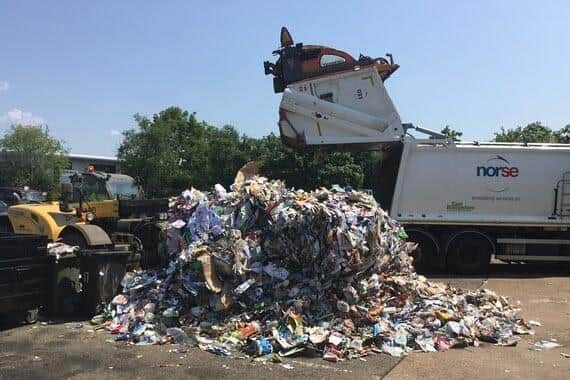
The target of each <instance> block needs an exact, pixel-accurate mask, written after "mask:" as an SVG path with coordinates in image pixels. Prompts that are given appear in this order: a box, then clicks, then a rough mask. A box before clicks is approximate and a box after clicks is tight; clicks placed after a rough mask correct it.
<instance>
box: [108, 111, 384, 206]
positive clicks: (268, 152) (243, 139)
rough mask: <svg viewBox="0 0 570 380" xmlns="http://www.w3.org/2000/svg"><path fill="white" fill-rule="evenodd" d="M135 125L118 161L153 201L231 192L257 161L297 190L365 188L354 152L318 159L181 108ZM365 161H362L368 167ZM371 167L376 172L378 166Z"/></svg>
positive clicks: (270, 138) (276, 139)
mask: <svg viewBox="0 0 570 380" xmlns="http://www.w3.org/2000/svg"><path fill="white" fill-rule="evenodd" d="M135 120H136V122H137V124H138V128H137V129H131V130H128V131H126V132H125V133H124V139H123V142H122V144H121V146H120V147H119V152H118V158H119V160H120V161H121V165H122V170H123V171H124V172H125V173H127V174H129V175H131V176H133V177H135V178H136V179H137V180H138V181H139V183H140V184H141V185H142V186H143V187H144V189H145V191H146V192H147V194H148V195H150V196H167V195H172V194H176V193H178V192H180V191H181V190H183V189H185V188H188V187H190V186H194V187H196V188H200V189H208V188H211V187H212V186H213V185H214V184H216V183H221V184H222V185H224V186H226V187H228V186H229V185H231V183H232V182H233V179H234V177H235V174H236V172H237V170H238V169H239V168H240V167H241V166H242V165H244V164H245V163H246V162H248V161H252V160H256V161H258V162H259V164H260V170H261V172H262V174H263V175H265V176H268V177H270V178H280V179H283V180H285V181H286V183H287V184H288V185H289V186H292V187H296V188H306V189H311V188H315V187H317V186H329V185H332V184H335V183H336V184H340V185H343V186H349V185H350V186H353V187H356V188H359V187H361V186H362V185H363V183H364V177H365V175H364V171H363V168H362V166H361V163H360V162H357V159H356V158H355V156H354V155H352V154H350V153H346V152H334V153H331V154H328V155H326V156H324V157H321V158H319V157H318V155H316V154H315V152H312V151H307V152H298V151H296V150H293V149H291V148H288V147H286V146H284V145H283V144H282V143H281V140H280V139H279V137H277V136H275V135H274V134H270V135H268V136H265V137H263V138H259V139H256V138H251V137H248V136H245V135H240V134H239V133H238V132H237V130H236V129H235V128H234V127H232V126H229V125H226V126H223V127H222V128H217V127H214V126H211V125H208V124H207V123H205V122H198V121H197V119H196V115H195V114H190V113H188V112H187V111H183V110H182V109H180V108H178V107H171V108H168V109H166V110H164V111H161V112H160V113H158V114H156V115H154V116H153V117H152V119H149V118H147V117H143V116H140V115H135ZM365 157H366V156H365V155H361V156H360V157H359V160H360V161H361V162H364V161H365V160H364V158H365ZM367 162H368V161H367ZM368 165H369V166H370V168H371V165H373V161H370V162H368ZM370 170H371V169H370Z"/></svg>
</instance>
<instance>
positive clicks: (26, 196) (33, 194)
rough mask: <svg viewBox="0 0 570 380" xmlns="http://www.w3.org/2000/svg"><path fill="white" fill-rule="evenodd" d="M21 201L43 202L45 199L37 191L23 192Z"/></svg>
mask: <svg viewBox="0 0 570 380" xmlns="http://www.w3.org/2000/svg"><path fill="white" fill-rule="evenodd" d="M22 200H24V201H26V202H44V201H45V200H46V197H45V196H44V195H43V194H42V193H41V192H39V191H24V192H23V193H22Z"/></svg>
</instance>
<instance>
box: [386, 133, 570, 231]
mask: <svg viewBox="0 0 570 380" xmlns="http://www.w3.org/2000/svg"><path fill="white" fill-rule="evenodd" d="M569 172H570V147H568V146H567V147H562V146H548V145H545V146H520V145H518V146H515V145H496V144H483V145H479V144H461V143H458V144H439V145H437V144H433V143H421V142H417V141H413V140H412V141H408V142H406V143H404V151H403V154H402V160H401V164H400V170H399V172H398V180H397V183H396V188H395V191H394V201H393V204H392V210H391V213H392V215H394V216H396V217H397V219H398V220H400V221H401V222H403V223H421V224H448V223H452V224H455V225H458V224H459V225H461V224H470V225H494V224H498V223H500V224H501V225H503V226H508V225H511V226H515V225H516V226H545V225H551V226H566V227H567V226H569V225H570V213H569V212H568V211H569V210H568V209H567V207H568V205H567V203H568V199H569V198H568V195H567V193H568V192H570V184H568V183H564V182H563V179H564V178H565V177H564V176H565V173H569ZM569 177H570V176H569V175H568V174H566V178H569ZM566 182H567V181H566ZM564 185H565V186H564ZM565 194H566V195H565Z"/></svg>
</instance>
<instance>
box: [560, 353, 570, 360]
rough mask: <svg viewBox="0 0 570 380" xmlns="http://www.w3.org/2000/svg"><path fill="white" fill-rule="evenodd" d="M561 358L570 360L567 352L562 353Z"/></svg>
mask: <svg viewBox="0 0 570 380" xmlns="http://www.w3.org/2000/svg"><path fill="white" fill-rule="evenodd" d="M560 356H562V357H563V358H566V359H570V354H567V353H565V352H561V353H560Z"/></svg>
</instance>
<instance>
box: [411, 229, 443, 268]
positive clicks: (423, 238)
mask: <svg viewBox="0 0 570 380" xmlns="http://www.w3.org/2000/svg"><path fill="white" fill-rule="evenodd" d="M406 233H407V234H408V239H407V240H408V241H409V242H413V243H418V247H417V248H416V249H415V251H414V252H412V254H411V256H412V257H413V258H414V263H413V264H414V268H415V269H416V271H417V272H418V273H429V272H432V271H434V270H435V269H436V268H437V267H438V265H437V261H438V255H439V245H438V243H437V239H436V238H435V237H434V236H433V235H432V234H431V233H429V232H427V231H425V230H420V229H418V230H406Z"/></svg>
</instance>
